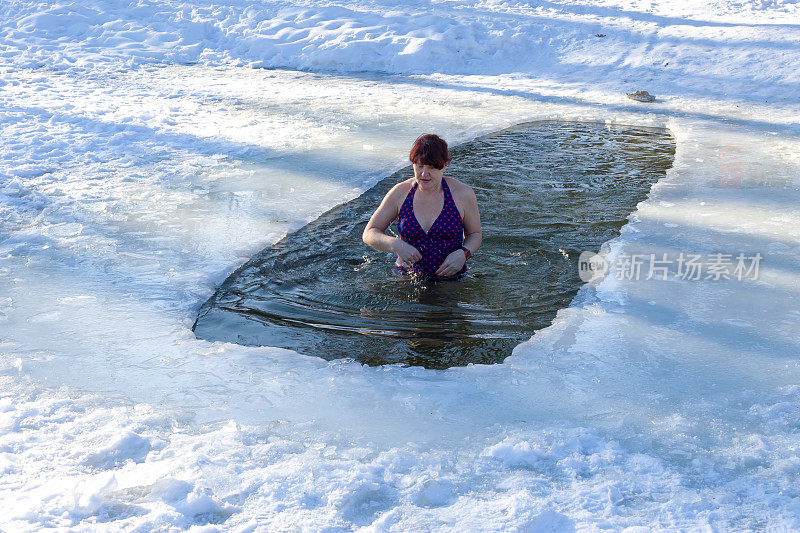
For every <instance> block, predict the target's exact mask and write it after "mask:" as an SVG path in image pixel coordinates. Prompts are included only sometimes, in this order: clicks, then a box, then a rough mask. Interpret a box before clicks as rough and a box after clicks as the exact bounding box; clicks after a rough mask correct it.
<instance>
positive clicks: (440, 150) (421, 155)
mask: <svg viewBox="0 0 800 533" xmlns="http://www.w3.org/2000/svg"><path fill="white" fill-rule="evenodd" d="M408 160H409V161H411V162H412V163H414V164H417V165H430V166H432V167H433V168H436V169H439V170H441V169H443V168H444V166H445V165H446V164H447V163H449V162H450V152H449V151H448V150H447V143H446V142H445V140H444V139H442V138H441V137H439V136H438V135H435V134H433V133H426V134H425V135H420V136H419V137H417V140H416V141H414V146H412V147H411V153H409V154H408Z"/></svg>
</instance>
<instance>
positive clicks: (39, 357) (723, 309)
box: [0, 0, 800, 531]
mask: <svg viewBox="0 0 800 533" xmlns="http://www.w3.org/2000/svg"><path fill="white" fill-rule="evenodd" d="M798 14H800V4H798V3H797V2H791V1H783V2H782V1H778V0H775V1H769V2H768V1H738V2H733V1H730V2H724V1H719V2H713V3H710V4H709V3H707V2H689V1H685V0H681V1H679V0H672V1H664V2H658V3H656V2H650V1H647V2H645V1H625V2H622V1H597V2H588V1H567V0H563V1H558V2H551V1H533V2H500V1H492V0H487V1H482V2H476V1H460V0H453V1H439V2H426V3H421V4H420V3H416V2H410V1H406V0H394V1H388V0H387V1H384V2H380V1H370V0H355V1H352V2H340V3H335V2H322V1H318V2H295V3H289V2H275V3H258V2H250V3H247V4H245V3H239V2H227V3H225V4H222V3H219V4H215V3H213V2H208V1H200V0H196V1H195V2H192V3H189V2H149V1H138V2H107V1H102V0H88V1H85V2H63V1H59V2H53V3H49V2H33V1H30V0H28V1H14V2H7V3H4V4H3V5H0V72H2V76H0V104H1V105H0V122H2V125H3V127H2V128H1V129H0V258H2V261H1V262H0V508H3V509H6V510H9V511H8V512H4V513H0V529H2V530H4V531H5V530H8V531H39V530H43V529H58V528H60V529H74V530H90V531H93V530H98V531H105V530H110V531H117V530H120V529H125V530H134V529H136V530H153V529H155V530H158V529H170V528H173V529H179V530H184V529H185V530H189V529H191V530H194V531H216V530H225V531H261V530H263V531H267V530H270V531H271V530H276V529H292V528H300V529H303V530H306V529H308V530H322V529H327V530H330V531H336V530H353V529H363V530H365V531H369V530H372V531H385V530H403V531H405V530H417V529H421V530H428V529H437V530H459V531H461V530H478V529H480V530H487V531H490V530H520V531H565V530H566V531H568V530H571V529H575V530H592V529H606V528H608V529H614V530H623V529H625V528H630V529H629V531H637V530H639V529H641V528H647V529H648V530H650V529H659V528H663V529H669V528H684V529H713V528H716V529H764V528H767V527H771V528H775V529H781V528H783V529H790V530H791V529H797V528H798V527H800V519H799V518H798V516H800V492H798V489H797V487H798V483H797V482H798V476H800V462H799V461H798V458H797V450H798V447H800V438H799V437H798V432H797V428H798V425H799V424H800V409H798V407H797V406H798V405H800V389H799V388H798V386H797V384H798V378H799V377H800V369H799V368H798V363H797V361H798V357H797V356H798V355H800V344H798V341H797V335H796V333H795V332H796V331H797V329H798V326H800V312H798V297H799V296H800V294H798V287H800V259H798V257H800V230H798V228H799V227H800V208H798V205H800V202H799V201H800V127H798V123H799V122H800V108H799V107H798V100H797V96H798V84H800V79H798V71H797V68H796V65H797V64H798V60H800V47H798V46H797V44H796V43H797V42H800V26H798V24H797V20H798ZM596 34H606V37H596V36H595V35H596ZM254 67H269V69H263V68H254ZM637 89H646V90H648V91H649V92H651V93H653V94H655V95H656V97H657V101H656V102H655V103H653V104H639V103H635V102H632V101H630V100H628V99H626V98H625V97H624V93H625V92H626V91H630V90H637ZM551 119H557V120H584V121H595V122H601V123H603V122H604V123H614V124H635V125H640V126H651V127H666V128H668V129H669V131H670V132H671V133H672V134H673V135H674V136H675V138H676V143H677V152H676V155H675V162H674V166H673V168H672V169H671V170H670V171H669V172H668V174H667V176H666V177H665V178H664V179H662V180H661V181H659V182H658V183H656V184H655V185H654V187H653V188H652V190H651V193H650V195H649V197H648V199H647V200H646V201H644V202H642V203H640V204H639V205H638V206H637V209H636V211H635V212H634V213H633V214H632V215H631V217H630V219H629V223H628V224H627V225H626V226H625V227H624V228H623V231H622V233H621V235H620V236H619V237H618V238H616V239H614V240H612V241H610V242H609V243H606V245H605V247H604V253H605V255H606V257H607V258H608V259H610V260H614V259H619V258H621V257H624V256H625V255H626V254H627V255H630V254H646V255H649V254H651V253H653V254H659V255H660V254H662V253H667V254H669V255H670V256H674V255H676V254H678V253H680V252H684V253H698V254H712V253H717V252H723V253H731V254H737V253H739V252H745V253H747V254H752V253H756V252H758V253H761V254H762V256H763V261H762V263H761V270H760V276H759V278H758V279H757V280H748V279H745V280H736V279H731V280H724V279H723V280H713V279H701V280H678V279H674V278H672V279H669V280H660V279H650V280H645V279H639V280H631V279H624V278H623V279H617V276H616V275H615V274H616V272H614V271H612V273H611V275H609V276H607V277H606V278H605V280H604V281H602V282H601V283H599V284H597V285H591V286H586V287H584V288H583V289H582V290H581V291H580V292H579V294H578V296H577V297H576V299H575V300H574V301H573V303H572V305H571V306H570V307H569V308H567V309H563V310H561V311H560V312H559V314H558V316H557V318H556V320H555V321H554V323H553V324H552V325H551V326H550V327H549V328H545V329H543V330H540V331H538V332H536V333H535V334H534V335H533V337H532V338H531V340H530V341H528V342H526V343H523V344H521V345H520V346H518V347H517V348H516V349H515V350H514V352H513V355H511V357H509V358H508V359H507V360H506V361H505V363H504V364H502V365H493V366H480V365H478V366H469V367H464V368H453V369H449V370H447V371H431V370H425V369H421V368H399V367H381V368H370V367H362V366H360V365H358V364H356V363H354V362H353V361H348V360H344V361H335V362H326V361H324V360H321V359H318V358H314V357H307V356H303V355H300V354H295V353H292V352H289V351H287V350H280V349H276V348H270V347H262V348H248V347H243V346H238V345H232V344H223V343H208V342H205V341H200V340H197V339H196V338H195V337H194V335H193V334H192V332H191V324H192V322H193V320H194V315H195V313H196V311H197V308H198V307H199V305H200V304H201V303H202V302H203V301H204V300H205V299H206V298H207V297H208V296H209V295H210V294H211V293H212V292H213V291H214V289H215V287H216V285H217V284H218V283H219V282H221V281H222V279H224V278H225V276H226V275H227V274H229V273H230V272H232V271H233V270H234V269H235V268H236V267H237V266H239V265H241V264H242V263H243V262H245V261H246V260H247V259H248V258H249V257H250V256H251V255H252V254H253V253H255V252H257V251H258V250H260V249H262V248H263V247H264V246H266V245H268V244H270V243H273V242H275V241H277V240H278V239H279V238H280V237H281V236H282V235H284V234H285V233H286V232H287V231H291V230H292V229H295V228H298V227H300V226H301V225H303V224H304V223H306V222H307V221H309V220H313V219H314V218H315V217H316V216H318V215H319V214H321V213H322V212H324V211H325V210H326V209H328V208H330V207H332V206H334V205H336V204H339V203H341V202H343V201H346V200H348V199H350V198H353V197H355V196H356V195H358V194H360V192H362V191H363V190H365V189H367V188H368V187H369V186H370V185H371V184H373V183H375V182H377V181H378V180H379V179H381V178H382V177H384V176H386V175H387V174H388V173H390V172H392V171H394V170H396V169H398V168H401V167H402V166H404V164H405V163H404V154H405V153H406V152H407V149H408V146H409V145H410V142H411V140H413V138H415V137H416V136H417V135H418V134H419V133H421V132H423V131H435V132H437V133H439V134H441V135H443V136H444V137H445V138H446V139H448V141H449V142H451V144H456V143H458V142H461V141H465V140H468V139H471V138H474V137H475V136H477V135H480V134H483V133H487V132H491V131H495V130H498V129H501V128H503V127H506V126H510V125H513V124H516V123H519V122H523V121H527V120H551ZM477 259H479V258H478V257H476V260H477Z"/></svg>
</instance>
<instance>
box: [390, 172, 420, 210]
mask: <svg viewBox="0 0 800 533" xmlns="http://www.w3.org/2000/svg"><path fill="white" fill-rule="evenodd" d="M413 184H414V178H409V179H407V180H405V181H401V182H400V183H395V185H394V186H393V187H392V188H391V189H389V192H387V193H386V198H385V200H386V201H388V202H390V203H393V204H396V206H397V209H398V211H399V210H400V206H401V205H402V204H403V202H404V201H405V199H406V196H408V193H409V191H410V190H411V187H412V186H413Z"/></svg>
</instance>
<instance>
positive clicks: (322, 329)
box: [193, 122, 675, 368]
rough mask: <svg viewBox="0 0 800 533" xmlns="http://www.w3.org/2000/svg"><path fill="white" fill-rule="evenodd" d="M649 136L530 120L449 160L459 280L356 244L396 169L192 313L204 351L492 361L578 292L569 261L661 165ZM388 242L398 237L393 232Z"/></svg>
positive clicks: (445, 362)
mask: <svg viewBox="0 0 800 533" xmlns="http://www.w3.org/2000/svg"><path fill="white" fill-rule="evenodd" d="M674 151H675V148H674V141H673V139H672V138H671V137H670V136H669V135H668V134H667V133H666V132H663V131H660V130H650V129H643V128H632V127H619V126H615V127H611V126H605V125H601V124H582V123H549V122H536V123H528V124H522V125H518V126H515V127H513V128H509V129H505V130H502V131H499V132H495V133H492V134H489V135H486V136H483V137H480V138H478V139H475V140H473V141H470V142H468V143H465V144H462V145H460V146H457V147H454V148H453V149H452V150H451V155H452V158H453V160H452V162H451V163H450V165H449V166H448V168H447V171H446V173H445V176H446V177H447V176H452V177H457V178H458V179H459V180H461V181H463V182H465V183H467V184H469V185H471V186H472V187H473V189H474V190H475V193H476V195H477V198H478V205H479V208H480V211H481V222H482V226H483V245H482V246H481V248H480V250H479V251H478V253H477V254H476V255H475V256H474V257H473V258H472V259H471V260H470V261H469V263H468V264H469V268H470V270H469V273H468V274H467V276H465V277H464V278H462V279H461V280H459V281H443V282H432V281H425V280H419V279H411V278H408V277H405V276H402V275H398V274H396V273H394V272H393V271H392V268H391V265H392V263H393V261H394V257H395V256H394V255H393V254H387V253H384V252H379V251H376V250H373V249H371V248H369V247H367V246H366V245H364V244H363V243H362V241H361V233H362V231H363V229H364V227H365V225H366V223H367V221H368V220H369V217H370V216H371V215H372V213H373V211H374V210H375V209H376V208H377V206H378V204H379V203H380V201H381V199H382V198H383V196H384V195H385V194H386V192H388V190H389V189H390V188H391V187H392V186H393V185H394V184H395V183H397V182H399V181H402V180H405V179H407V178H409V177H411V176H413V171H412V169H411V167H410V166H409V167H406V168H404V169H402V170H400V171H398V172H396V173H395V174H393V175H391V176H389V177H388V178H386V179H384V180H382V181H381V182H379V183H378V184H376V185H375V186H374V187H373V188H372V189H370V190H368V191H366V192H365V193H364V194H363V195H361V196H360V197H358V198H356V199H354V200H352V201H350V202H348V203H346V204H343V205H340V206H338V207H336V208H334V209H332V210H330V211H328V212H327V213H325V214H324V215H322V216H321V217H320V218H319V219H317V220H315V221H314V222H311V223H309V224H308V225H306V226H304V227H303V228H301V229H300V230H298V231H296V232H294V233H292V234H290V235H287V236H286V237H285V238H284V239H282V240H281V241H280V242H278V243H276V244H275V245H273V246H270V247H269V248H266V249H265V250H263V251H261V252H259V253H258V254H256V255H255V256H254V257H253V258H252V259H251V260H250V261H248V262H247V263H246V264H245V265H243V266H242V267H241V268H239V269H238V270H236V271H235V272H234V273H233V274H231V276H229V277H228V279H226V280H225V282H224V283H223V284H222V285H221V286H220V288H219V289H218V290H217V292H216V293H215V294H214V295H213V296H212V297H211V298H210V299H209V300H208V301H206V302H205V303H204V304H203V306H202V307H201V309H200V312H199V315H198V318H197V321H196V322H195V325H194V328H193V329H194V331H195V334H196V335H197V336H198V337H200V338H203V339H207V340H221V341H228V342H235V343H240V344H245V345H263V346H276V347H282V348H289V349H292V350H296V351H298V352H300V353H304V354H309V355H316V356H319V357H323V358H325V359H338V358H344V357H350V358H354V359H357V360H358V361H361V362H363V363H366V364H369V365H382V364H391V363H402V364H409V365H422V366H425V367H428V368H447V367H450V366H459V365H466V364H469V363H499V362H502V361H503V359H504V358H505V357H507V356H508V355H510V353H511V350H512V349H513V347H514V346H516V345H517V344H519V343H520V342H522V341H524V340H526V339H528V338H530V336H531V335H532V334H533V332H534V331H536V330H538V329H541V328H543V327H546V326H547V325H549V324H550V322H551V321H552V319H553V318H554V316H555V314H556V311H557V310H558V309H560V308H562V307H565V306H567V305H568V304H569V302H570V301H571V300H572V298H573V297H574V296H575V294H576V292H577V291H578V288H579V287H580V285H581V281H580V279H579V277H578V274H577V257H578V255H579V254H580V252H582V251H584V250H591V251H598V249H599V247H600V245H601V244H602V243H603V242H605V241H607V240H609V239H611V238H613V237H615V236H616V235H617V234H618V233H619V230H620V228H621V227H622V226H623V224H624V223H625V221H626V217H627V216H628V215H629V214H630V213H631V211H632V210H633V209H634V208H635V206H636V204H637V203H638V202H640V201H641V200H643V199H644V198H645V197H646V195H647V192H648V191H649V189H650V186H651V185H652V184H653V183H654V182H655V181H657V180H658V179H659V178H661V177H663V176H664V175H665V173H666V170H667V169H668V168H669V167H670V165H671V164H672V160H673V156H674ZM390 231H391V232H393V233H394V234H395V235H396V234H397V226H396V222H395V223H394V224H393V225H392V227H391V228H390Z"/></svg>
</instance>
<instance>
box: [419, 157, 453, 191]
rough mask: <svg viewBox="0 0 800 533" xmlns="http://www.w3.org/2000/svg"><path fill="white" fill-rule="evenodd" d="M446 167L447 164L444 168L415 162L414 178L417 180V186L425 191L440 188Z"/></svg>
mask: <svg viewBox="0 0 800 533" xmlns="http://www.w3.org/2000/svg"><path fill="white" fill-rule="evenodd" d="M446 168H447V165H445V166H444V167H443V168H435V167H432V166H430V165H423V164H420V163H414V179H415V180H416V181H417V186H418V187H419V188H420V189H423V190H425V191H436V190H439V188H440V187H441V186H442V176H443V175H444V169H446Z"/></svg>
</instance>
